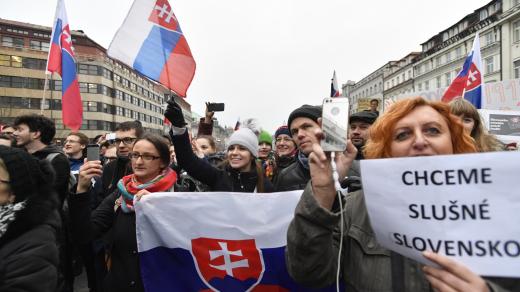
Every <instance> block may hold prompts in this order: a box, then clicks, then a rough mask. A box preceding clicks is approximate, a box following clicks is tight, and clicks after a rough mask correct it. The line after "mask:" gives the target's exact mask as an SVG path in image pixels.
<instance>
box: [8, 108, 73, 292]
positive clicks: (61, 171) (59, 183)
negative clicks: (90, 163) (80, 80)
mask: <svg viewBox="0 0 520 292" xmlns="http://www.w3.org/2000/svg"><path fill="white" fill-rule="evenodd" d="M14 127H15V129H16V130H15V131H14V133H13V134H14V137H15V140H16V145H17V146H18V147H21V148H25V150H26V151H27V152H28V153H29V154H32V155H33V156H34V157H36V158H38V159H40V160H47V161H49V162H50V163H51V165H52V168H53V170H54V173H55V179H54V184H53V187H54V190H55V191H56V193H57V194H58V196H59V200H60V205H59V206H60V207H59V210H60V213H61V214H60V215H61V220H62V224H63V226H62V230H61V231H60V232H59V239H58V245H59V249H60V272H61V273H62V274H63V276H64V280H63V290H62V291H72V289H73V283H74V274H73V268H72V247H71V246H70V244H69V242H68V238H67V232H66V224H65V220H66V216H65V214H64V212H63V209H62V208H63V202H64V200H65V198H66V197H67V194H68V191H69V178H70V167H69V160H68V158H67V156H65V154H64V153H63V152H62V151H61V149H60V148H59V147H57V146H56V145H53V144H51V143H52V139H53V138H54V135H55V134H56V127H55V125H54V121H52V120H51V119H49V118H47V117H44V116H39V115H34V114H33V115H24V116H20V117H18V118H16V120H15V121H14ZM61 281H62V280H61V279H60V282H61Z"/></svg>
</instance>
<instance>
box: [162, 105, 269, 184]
mask: <svg viewBox="0 0 520 292" xmlns="http://www.w3.org/2000/svg"><path fill="white" fill-rule="evenodd" d="M164 116H165V117H166V118H167V119H168V120H169V121H170V122H171V124H172V128H171V130H170V137H171V139H172V142H173V146H174V147H175V152H176V154H177V163H178V165H179V167H180V168H182V169H184V170H186V171H187V172H188V174H189V175H190V176H192V177H193V178H195V179H196V180H198V181H200V182H202V183H204V184H206V185H208V186H209V188H210V191H227V192H245V193H270V192H273V191H274V188H273V185H272V184H271V182H270V181H269V179H267V178H266V176H265V174H264V171H263V169H262V166H261V165H260V163H257V161H256V158H257V157H258V138H257V136H256V135H255V133H253V131H251V130H250V129H249V128H240V129H239V130H237V131H235V132H234V133H233V134H232V135H231V137H229V141H228V143H227V145H228V147H227V151H226V154H227V159H226V160H225V161H224V162H223V167H222V168H216V167H214V166H213V165H211V163H209V162H208V161H207V160H205V159H202V158H199V157H197V156H196V155H195V154H194V153H193V150H192V148H191V144H190V141H189V137H188V131H187V130H186V127H185V125H186V123H185V122H184V116H183V114H182V110H181V108H180V106H179V105H178V104H177V103H175V101H172V100H170V101H168V107H167V109H166V111H165V112H164Z"/></svg>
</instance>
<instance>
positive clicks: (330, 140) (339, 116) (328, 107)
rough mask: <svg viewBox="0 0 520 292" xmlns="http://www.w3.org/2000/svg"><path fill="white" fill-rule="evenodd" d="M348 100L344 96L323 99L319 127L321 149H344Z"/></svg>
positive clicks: (345, 144) (346, 133)
mask: <svg viewBox="0 0 520 292" xmlns="http://www.w3.org/2000/svg"><path fill="white" fill-rule="evenodd" d="M348 111H349V102H348V98H346V97H334V98H331V97H327V98H325V99H323V108H322V115H321V129H322V131H323V136H324V137H323V139H322V140H321V148H323V151H330V152H331V151H345V149H346V148H347V137H348V136H347V135H348V116H349V114H348Z"/></svg>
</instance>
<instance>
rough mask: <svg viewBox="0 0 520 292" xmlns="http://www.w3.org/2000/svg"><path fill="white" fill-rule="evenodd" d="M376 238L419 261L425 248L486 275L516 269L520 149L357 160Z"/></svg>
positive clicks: (519, 259) (519, 263) (519, 260)
mask: <svg viewBox="0 0 520 292" xmlns="http://www.w3.org/2000/svg"><path fill="white" fill-rule="evenodd" d="M361 174H362V181H363V189H364V194H365V200H366V205H367V209H368V213H369V216H370V222H371V225H372V228H373V230H374V232H375V234H376V237H377V240H378V242H379V243H380V244H381V245H383V246H384V247H386V248H388V249H390V250H393V251H395V252H398V253H400V254H402V255H404V256H406V257H409V258H412V259H414V260H417V261H419V262H423V263H428V261H427V260H426V259H425V258H424V257H423V256H422V255H421V252H422V251H424V250H432V251H436V252H438V253H440V254H444V255H447V256H450V257H453V258H455V259H456V260H458V261H460V262H462V263H464V264H465V265H467V266H468V267H469V268H470V269H471V270H472V271H474V272H475V273H477V274H480V275H487V276H504V277H519V276H520V153H518V152H493V153H479V154H461V155H444V156H428V157H416V158H411V157H409V158H391V159H375V160H362V161H361Z"/></svg>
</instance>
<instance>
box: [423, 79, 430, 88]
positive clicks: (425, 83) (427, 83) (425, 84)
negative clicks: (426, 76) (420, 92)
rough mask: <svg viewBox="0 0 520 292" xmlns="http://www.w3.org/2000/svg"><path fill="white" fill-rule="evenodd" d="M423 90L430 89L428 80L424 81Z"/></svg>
mask: <svg viewBox="0 0 520 292" xmlns="http://www.w3.org/2000/svg"><path fill="white" fill-rule="evenodd" d="M424 90H430V80H426V81H424Z"/></svg>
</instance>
